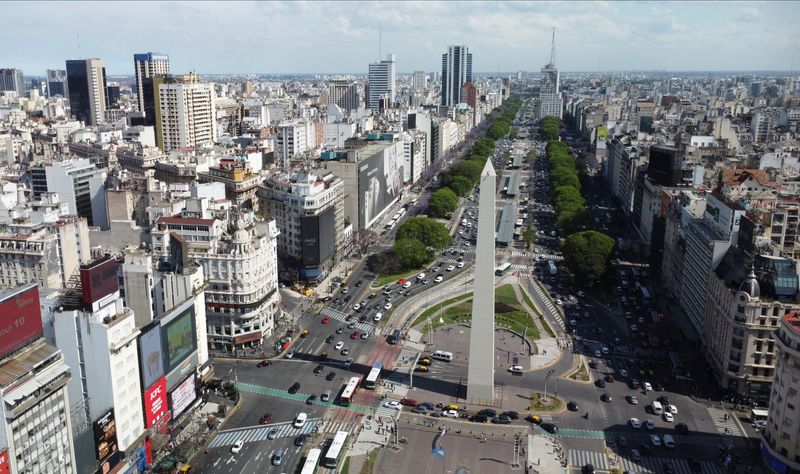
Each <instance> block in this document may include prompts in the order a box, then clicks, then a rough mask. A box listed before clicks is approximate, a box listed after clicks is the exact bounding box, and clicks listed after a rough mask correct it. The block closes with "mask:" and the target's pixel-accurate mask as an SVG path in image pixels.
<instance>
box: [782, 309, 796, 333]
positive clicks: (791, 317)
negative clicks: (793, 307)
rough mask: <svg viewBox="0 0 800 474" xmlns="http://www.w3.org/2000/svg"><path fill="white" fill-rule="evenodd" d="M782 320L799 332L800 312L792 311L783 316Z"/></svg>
mask: <svg viewBox="0 0 800 474" xmlns="http://www.w3.org/2000/svg"><path fill="white" fill-rule="evenodd" d="M783 321H784V322H785V323H786V325H787V326H789V328H791V330H792V331H794V332H800V312H798V311H792V312H791V313H788V314H786V315H784V316H783Z"/></svg>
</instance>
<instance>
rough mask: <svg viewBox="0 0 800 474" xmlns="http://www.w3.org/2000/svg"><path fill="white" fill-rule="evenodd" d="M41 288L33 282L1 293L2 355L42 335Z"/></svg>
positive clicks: (0, 332) (0, 331) (0, 338)
mask: <svg viewBox="0 0 800 474" xmlns="http://www.w3.org/2000/svg"><path fill="white" fill-rule="evenodd" d="M42 333H43V329H42V310H41V308H40V307H39V288H38V287H37V286H36V284H35V283H31V284H28V285H25V286H21V287H19V288H16V289H13V290H11V291H8V292H5V293H0V357H2V356H4V355H6V354H10V353H12V352H14V351H15V350H17V349H18V348H20V347H22V346H24V345H25V344H27V343H28V342H29V341H31V340H32V339H36V338H38V337H41V336H42Z"/></svg>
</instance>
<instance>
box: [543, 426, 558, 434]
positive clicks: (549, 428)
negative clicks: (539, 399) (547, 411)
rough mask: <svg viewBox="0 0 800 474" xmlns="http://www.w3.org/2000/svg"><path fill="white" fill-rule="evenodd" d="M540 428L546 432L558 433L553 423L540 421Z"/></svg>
mask: <svg viewBox="0 0 800 474" xmlns="http://www.w3.org/2000/svg"><path fill="white" fill-rule="evenodd" d="M542 429H543V430H545V431H547V432H548V433H551V434H552V433H558V426H556V425H555V424H553V423H542Z"/></svg>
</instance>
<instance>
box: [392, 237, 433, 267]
mask: <svg viewBox="0 0 800 474" xmlns="http://www.w3.org/2000/svg"><path fill="white" fill-rule="evenodd" d="M392 251H393V252H394V254H395V256H396V257H397V260H398V261H399V262H400V266H401V267H402V268H403V270H410V269H414V268H421V267H422V266H423V265H425V264H426V263H428V262H429V261H430V255H429V253H428V249H427V248H425V244H423V243H422V242H420V241H419V240H415V239H402V240H395V242H394V246H393V247H392Z"/></svg>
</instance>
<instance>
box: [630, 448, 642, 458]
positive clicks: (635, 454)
mask: <svg viewBox="0 0 800 474" xmlns="http://www.w3.org/2000/svg"><path fill="white" fill-rule="evenodd" d="M631 459H632V460H634V461H641V460H642V455H641V453H639V450H638V449H631Z"/></svg>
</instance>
